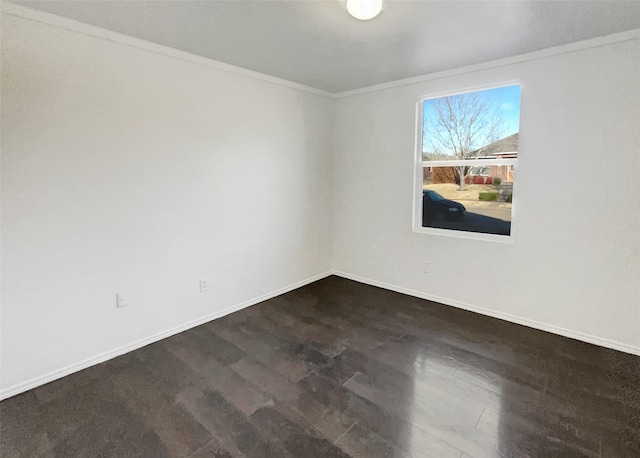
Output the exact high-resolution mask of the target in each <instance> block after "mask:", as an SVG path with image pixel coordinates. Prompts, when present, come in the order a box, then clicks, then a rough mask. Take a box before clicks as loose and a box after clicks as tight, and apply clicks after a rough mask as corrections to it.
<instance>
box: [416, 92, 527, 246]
mask: <svg viewBox="0 0 640 458" xmlns="http://www.w3.org/2000/svg"><path fill="white" fill-rule="evenodd" d="M519 130H520V86H518V85H515V86H506V87H500V88H496V89H488V90H483V91H477V92H469V93H465V94H457V95H451V96H446V97H438V98H434V99H426V100H424V101H423V103H422V157H421V161H420V162H419V167H420V168H421V169H422V170H421V174H420V175H421V177H422V196H421V200H420V199H418V201H419V202H421V221H422V227H426V228H436V229H447V230H454V231H466V232H476V233H482V234H495V235H502V236H509V235H511V219H512V205H513V204H512V202H513V183H514V177H515V168H516V165H517V161H518V132H519Z"/></svg>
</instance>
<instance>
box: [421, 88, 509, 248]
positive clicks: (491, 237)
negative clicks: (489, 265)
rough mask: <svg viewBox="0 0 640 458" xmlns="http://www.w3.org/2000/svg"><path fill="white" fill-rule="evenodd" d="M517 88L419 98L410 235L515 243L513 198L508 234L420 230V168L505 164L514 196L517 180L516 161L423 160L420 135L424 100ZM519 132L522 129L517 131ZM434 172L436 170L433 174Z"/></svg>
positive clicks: (449, 92) (474, 90)
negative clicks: (510, 172)
mask: <svg viewBox="0 0 640 458" xmlns="http://www.w3.org/2000/svg"><path fill="white" fill-rule="evenodd" d="M515 85H519V86H520V88H521V89H522V83H521V82H520V81H517V80H516V81H506V82H502V83H499V84H492V85H484V86H476V87H471V88H466V89H461V90H458V91H446V92H438V93H434V94H429V95H426V96H423V97H420V100H418V102H417V104H416V142H415V154H414V158H415V159H414V175H413V190H414V191H413V218H412V224H413V232H416V233H420V234H431V235H440V236H446V237H456V238H463V239H472V240H484V241H490V242H501V243H514V241H515V236H514V234H515V228H516V225H515V214H516V204H515V198H512V201H511V230H510V235H498V234H485V233H482V232H470V231H460V230H455V229H440V228H435V227H423V226H422V190H423V169H424V168H425V167H431V168H432V169H434V168H436V167H455V166H461V165H464V166H465V167H484V166H490V165H508V166H511V167H513V175H514V181H513V195H517V194H516V181H517V180H516V179H515V177H516V176H517V174H518V170H517V168H518V159H467V160H441V161H423V160H422V147H423V144H422V142H423V132H422V128H423V126H424V119H423V116H424V102H425V100H431V99H437V98H439V97H447V96H452V95H459V94H467V93H470V92H480V91H486V90H489V89H497V88H501V87H507V86H515ZM520 130H522V129H520ZM520 149H521V148H520V145H518V150H519V151H518V155H519V154H520ZM434 173H435V171H434Z"/></svg>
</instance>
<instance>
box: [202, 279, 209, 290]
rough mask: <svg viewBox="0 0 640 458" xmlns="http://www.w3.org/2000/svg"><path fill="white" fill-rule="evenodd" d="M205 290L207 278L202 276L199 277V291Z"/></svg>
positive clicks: (207, 287)
mask: <svg viewBox="0 0 640 458" xmlns="http://www.w3.org/2000/svg"><path fill="white" fill-rule="evenodd" d="M205 291H209V279H208V278H207V277H202V278H201V279H200V292H201V293H204V292H205Z"/></svg>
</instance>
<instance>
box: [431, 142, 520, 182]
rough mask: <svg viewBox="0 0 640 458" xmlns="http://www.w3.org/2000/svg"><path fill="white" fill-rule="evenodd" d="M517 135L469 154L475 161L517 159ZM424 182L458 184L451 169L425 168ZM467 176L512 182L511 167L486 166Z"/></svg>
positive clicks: (472, 169) (474, 169) (470, 171)
mask: <svg viewBox="0 0 640 458" xmlns="http://www.w3.org/2000/svg"><path fill="white" fill-rule="evenodd" d="M518 136H519V135H518V133H515V134H513V135H509V136H508V137H504V138H502V139H500V140H498V141H495V142H493V143H490V144H488V145H486V146H483V147H482V148H479V149H477V150H475V151H473V153H472V154H471V157H472V158H476V159H515V158H517V157H518ZM424 170H425V173H424V178H425V181H427V180H432V181H433V183H458V179H457V172H456V170H455V169H454V168H453V167H433V168H432V167H425V168H424ZM468 176H469V177H471V179H472V180H473V177H474V176H482V177H494V178H495V177H497V178H500V179H501V180H502V181H503V182H506V183H511V182H513V166H512V165H487V166H484V167H472V168H471V169H470V170H469V173H468Z"/></svg>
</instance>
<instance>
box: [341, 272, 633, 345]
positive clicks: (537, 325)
mask: <svg viewBox="0 0 640 458" xmlns="http://www.w3.org/2000/svg"><path fill="white" fill-rule="evenodd" d="M332 274H333V275H336V276H338V277H343V278H347V279H349V280H353V281H357V282H359V283H364V284H367V285H371V286H377V287H380V288H384V289H388V290H390V291H395V292H397V293H402V294H407V295H409V296H414V297H419V298H420V299H427V300H429V301H433V302H438V303H440V304H445V305H450V306H452V307H457V308H460V309H463V310H468V311H470V312H475V313H479V314H481V315H487V316H490V317H493V318H499V319H501V320H505V321H509V322H511V323H516V324H521V325H523V326H527V327H529V328H533V329H539V330H541V331H547V332H551V333H553V334H558V335H561V336H564V337H569V338H571V339H576V340H581V341H583V342H587V343H590V344H594V345H599V346H601V347H606V348H611V349H613V350H618V351H622V352H624V353H630V354H632V355H637V356H640V347H636V346H634V345H629V344H625V343H622V342H617V341H615V340H609V339H603V338H601V337H597V336H592V335H589V334H585V333H583V332H579V331H573V330H571V329H566V328H561V327H559V326H554V325H551V324H547V323H541V322H539V321H535V320H530V319H527V318H521V317H518V316H515V315H511V314H509V313H502V312H496V311H495V310H491V309H487V308H484V307H478V306H476V305H471V304H466V303H464V302H459V301H454V300H452V299H447V298H444V297H439V296H434V295H431V294H426V293H423V292H421V291H415V290H412V289H408V288H403V287H400V286H395V285H390V284H388V283H383V282H380V281H376V280H371V279H369V278H364V277H360V276H358V275H352V274H349V273H346V272H341V271H337V270H334V271H332Z"/></svg>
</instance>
